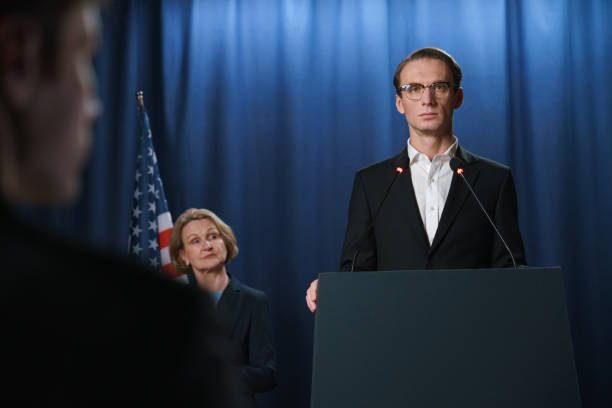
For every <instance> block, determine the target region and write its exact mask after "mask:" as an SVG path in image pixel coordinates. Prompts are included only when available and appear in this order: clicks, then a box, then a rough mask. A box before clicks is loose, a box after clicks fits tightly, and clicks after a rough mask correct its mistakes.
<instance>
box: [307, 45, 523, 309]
mask: <svg viewBox="0 0 612 408" xmlns="http://www.w3.org/2000/svg"><path fill="white" fill-rule="evenodd" d="M461 79H462V73H461V68H460V67H459V65H458V64H457V62H456V61H455V60H454V59H453V58H452V57H451V56H450V55H449V54H448V53H446V52H445V51H443V50H440V49H437V48H423V49H420V50H417V51H415V52H413V53H412V54H410V55H409V56H408V57H407V58H405V59H404V60H403V61H402V62H401V63H400V64H399V66H398V67H397V69H396V71H395V75H394V77H393V85H394V87H395V89H396V95H395V105H396V108H397V110H398V112H399V113H401V114H402V115H404V117H405V118H406V122H408V128H409V131H410V138H409V139H408V147H407V148H406V149H403V150H402V152H400V153H399V154H398V155H396V156H394V157H392V158H390V159H387V160H385V161H382V162H380V163H377V164H374V165H372V166H370V167H367V168H365V169H362V170H360V171H358V172H357V174H356V176H355V181H354V184H353V193H352V196H351V201H350V206H349V216H348V225H347V229H346V235H345V239H344V246H343V248H342V257H341V262H340V270H342V271H350V270H393V269H429V268H431V269H440V268H488V267H505V266H512V265H513V263H512V257H511V256H510V255H509V254H508V252H507V250H506V249H505V247H504V245H503V243H502V242H501V240H500V239H499V238H498V237H497V236H496V234H495V231H494V229H493V228H492V226H491V225H490V224H489V222H488V221H487V219H486V216H485V215H484V214H483V213H482V210H481V209H480V208H479V207H478V204H477V203H476V201H475V200H474V198H473V197H471V195H470V192H469V190H468V188H467V186H465V185H464V182H463V181H462V180H460V179H459V176H458V175H456V174H454V173H453V171H452V170H451V169H450V166H449V163H450V160H451V158H453V157H458V158H460V159H461V160H462V162H463V163H464V166H463V167H464V175H465V177H466V179H467V180H469V182H470V184H471V185H472V188H473V189H474V191H475V193H476V195H477V196H478V197H479V199H480V200H481V201H482V204H483V205H484V207H485V209H486V210H487V212H488V213H489V214H490V215H491V217H492V219H493V221H494V222H495V224H496V226H497V228H498V229H499V231H500V233H501V234H502V236H504V238H505V239H506V240H507V242H508V246H509V248H510V251H511V252H512V254H513V256H514V258H515V260H516V262H517V264H525V263H526V260H525V251H524V247H523V240H522V238H521V234H520V231H519V226H518V214H517V200H516V192H515V189H514V182H513V180H512V174H511V172H510V169H509V168H508V167H506V166H503V165H501V164H498V163H495V162H493V161H491V160H488V159H485V158H482V157H478V156H476V155H473V154H471V153H470V152H468V151H466V150H465V149H463V148H461V147H460V146H459V143H458V139H457V137H456V136H454V135H453V113H454V110H455V109H457V108H459V107H460V106H461V103H462V102H463V89H462V88H461ZM397 168H401V169H402V170H403V172H401V174H397ZM396 174H397V176H396ZM387 191H388V195H387ZM385 196H386V199H385ZM383 200H384V202H383ZM356 254H358V256H356ZM317 285H318V280H315V281H314V282H312V283H311V285H310V287H309V288H308V290H307V292H306V303H307V305H308V307H309V308H310V310H311V311H313V312H314V311H315V310H316V296H317Z"/></svg>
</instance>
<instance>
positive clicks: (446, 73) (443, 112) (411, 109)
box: [395, 58, 463, 137]
mask: <svg viewBox="0 0 612 408" xmlns="http://www.w3.org/2000/svg"><path fill="white" fill-rule="evenodd" d="M434 82H448V83H450V84H453V83H454V79H453V74H452V72H451V70H450V68H449V67H448V66H447V65H446V64H445V63H444V62H443V61H441V60H438V59H432V58H421V59H417V60H414V61H410V62H409V63H407V64H406V65H405V66H404V68H403V69H402V71H401V72H400V85H407V84H422V85H430V84H432V83H434ZM462 101H463V89H461V88H459V89H455V88H454V87H452V86H451V89H450V91H449V92H448V95H447V96H444V97H436V96H435V95H434V94H433V92H432V91H431V89H430V88H426V89H425V92H423V95H422V96H421V99H419V100H418V101H414V100H410V99H408V98H407V96H406V95H405V94H404V93H403V92H402V96H401V97H400V96H398V95H396V96H395V106H396V107H397V110H398V112H399V113H401V114H403V115H404V116H405V117H406V122H408V127H409V128H410V135H411V136H416V135H418V136H434V137H447V136H450V135H452V132H453V111H454V110H455V109H457V108H458V107H459V106H461V102H462Z"/></svg>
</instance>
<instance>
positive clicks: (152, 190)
mask: <svg viewBox="0 0 612 408" xmlns="http://www.w3.org/2000/svg"><path fill="white" fill-rule="evenodd" d="M148 192H149V193H153V194H155V184H149V191H148Z"/></svg>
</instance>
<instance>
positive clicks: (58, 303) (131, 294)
mask: <svg viewBox="0 0 612 408" xmlns="http://www.w3.org/2000/svg"><path fill="white" fill-rule="evenodd" d="M99 3H100V2H99V1H94V0H63V1H51V0H28V1H4V2H3V3H2V6H0V219H1V226H2V227H1V228H0V259H2V267H1V268H0V271H1V273H0V276H1V278H0V279H1V281H0V288H1V289H0V291H1V292H0V302H1V312H0V324H1V327H2V329H3V333H2V340H1V342H0V354H1V356H0V361H1V363H0V367H1V368H0V370H2V372H3V374H4V375H3V378H4V380H3V381H2V382H1V383H0V384H1V385H0V398H1V399H3V400H5V401H7V400H10V401H15V403H14V404H15V405H19V406H115V405H118V404H121V405H123V404H135V405H137V406H145V405H150V404H154V405H165V406H199V407H204V406H206V407H217V406H235V405H233V403H232V400H231V395H230V392H231V393H233V392H234V391H235V390H234V389H232V388H233V387H232V384H233V383H230V382H229V380H228V374H227V372H228V370H226V365H225V363H224V362H223V361H224V360H225V359H226V357H225V355H224V354H223V349H222V348H221V347H222V346H221V345H222V343H221V342H220V341H219V336H218V334H217V333H219V328H220V326H219V325H217V324H216V323H215V320H214V316H213V315H212V303H211V302H210V300H209V299H208V298H207V297H206V296H203V295H202V294H201V293H200V291H198V290H196V289H194V288H192V287H189V286H187V285H183V284H180V283H177V282H172V281H170V280H167V279H166V278H164V277H163V276H161V275H159V274H155V273H154V272H153V271H150V270H148V269H146V268H144V267H143V266H140V265H137V264H135V263H132V262H131V261H128V260H127V259H124V258H122V257H119V256H115V255H110V254H103V253H100V252H98V251H96V250H94V249H90V248H86V247H84V246H82V245H79V244H75V243H72V242H69V241H67V240H63V239H59V238H57V237H55V236H54V235H53V234H52V233H51V232H49V231H45V230H43V229H42V228H39V227H38V226H37V225H34V224H33V223H28V222H26V221H24V220H22V219H20V218H19V217H18V216H17V215H15V213H14V211H13V206H15V205H20V204H25V205H31V204H44V205H61V204H65V203H68V202H70V201H71V200H73V199H74V198H75V197H76V196H77V195H78V193H79V191H80V188H81V170H82V168H83V166H84V164H85V162H86V159H87V156H88V150H89V146H90V144H91V137H92V136H91V127H92V123H93V121H94V120H95V119H96V117H97V116H98V115H99V113H100V110H101V109H100V106H101V105H100V102H99V101H98V98H97V89H96V77H95V73H94V71H93V68H92V57H93V55H94V52H95V50H96V46H97V43H98V39H99V32H100V19H99V7H100V4H99ZM3 405H5V404H3Z"/></svg>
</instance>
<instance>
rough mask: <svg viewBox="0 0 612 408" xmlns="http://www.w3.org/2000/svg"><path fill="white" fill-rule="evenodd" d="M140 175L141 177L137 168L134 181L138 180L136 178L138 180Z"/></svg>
mask: <svg viewBox="0 0 612 408" xmlns="http://www.w3.org/2000/svg"><path fill="white" fill-rule="evenodd" d="M140 177H142V174H140V172H139V171H138V170H136V182H138V180H140Z"/></svg>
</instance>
